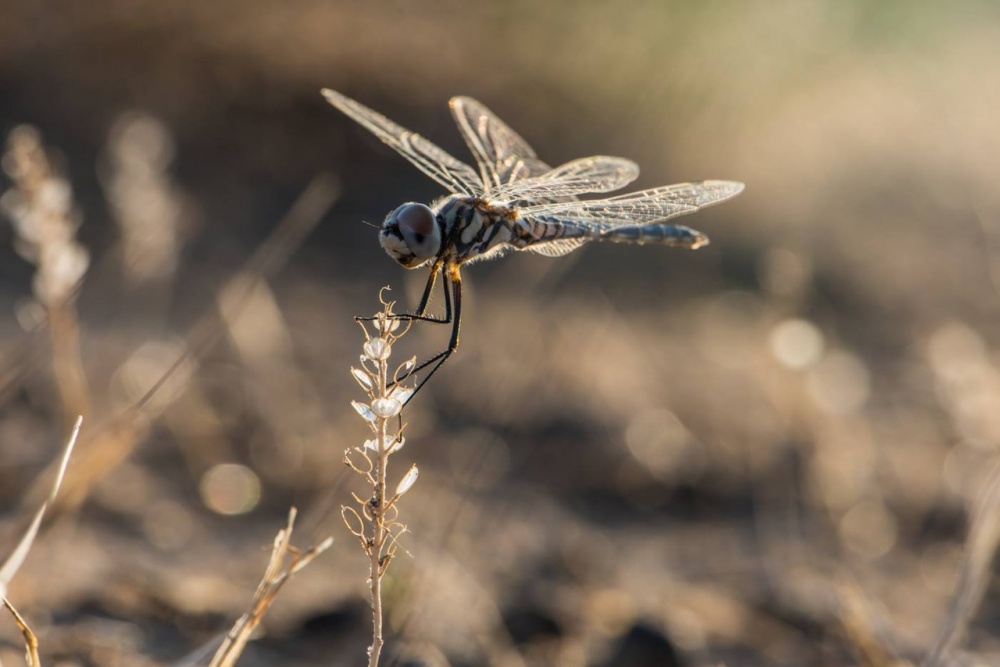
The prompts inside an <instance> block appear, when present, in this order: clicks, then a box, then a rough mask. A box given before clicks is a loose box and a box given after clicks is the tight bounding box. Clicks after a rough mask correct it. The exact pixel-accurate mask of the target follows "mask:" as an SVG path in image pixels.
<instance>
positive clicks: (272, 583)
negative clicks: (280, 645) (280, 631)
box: [209, 507, 333, 667]
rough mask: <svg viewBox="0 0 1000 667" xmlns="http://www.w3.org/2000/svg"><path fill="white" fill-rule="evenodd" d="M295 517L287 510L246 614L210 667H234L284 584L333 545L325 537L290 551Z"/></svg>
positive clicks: (223, 643) (220, 648)
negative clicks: (286, 517)
mask: <svg viewBox="0 0 1000 667" xmlns="http://www.w3.org/2000/svg"><path fill="white" fill-rule="evenodd" d="M296 514H297V512H296V509H295V508H294V507H293V508H292V509H290V510H289V512H288V524H287V525H286V526H285V528H284V529H283V530H280V531H278V534H277V536H275V538H274V546H273V548H272V549H271V559H270V561H268V564H267V568H266V569H265V570H264V576H263V577H261V580H260V583H259V584H258V585H257V590H256V591H255V592H254V596H253V602H252V603H251V606H250V609H249V611H247V613H245V614H243V616H241V617H240V618H239V620H237V621H236V623H235V624H234V625H233V628H232V629H231V630H230V631H229V634H227V635H226V637H225V639H223V641H222V645H221V646H219V650H218V651H216V653H215V656H214V657H213V658H212V662H211V663H209V667H232V666H233V665H235V664H236V661H237V660H238V659H239V657H240V655H242V654H243V649H244V648H246V645H247V642H248V641H249V640H250V636H251V635H252V634H253V631H254V630H256V629H257V626H259V625H260V623H261V621H263V620H264V614H265V613H267V610H268V609H269V608H270V607H271V605H272V604H273V603H274V600H275V598H277V597H278V593H280V592H281V588H282V586H284V585H285V582H287V581H288V580H289V579H290V578H291V577H292V575H293V574H295V573H296V572H298V571H299V570H301V569H302V568H304V567H305V566H306V565H308V564H309V563H310V561H312V559H313V558H315V557H316V556H318V555H319V554H321V553H323V552H324V551H326V550H327V549H328V548H329V547H330V545H331V544H333V538H330V537H328V538H326V539H325V540H323V541H322V542H321V543H319V544H318V545H316V546H314V547H310V548H309V549H307V550H306V551H299V550H298V549H296V548H295V547H293V546H292V544H291V540H292V528H293V527H294V525H295V516H296ZM286 561H287V565H286Z"/></svg>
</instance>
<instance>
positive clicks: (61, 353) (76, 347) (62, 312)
mask: <svg viewBox="0 0 1000 667" xmlns="http://www.w3.org/2000/svg"><path fill="white" fill-rule="evenodd" d="M74 296H75V295H74ZM48 317H49V334H50V340H51V342H52V370H53V373H54V374H55V376H56V385H57V387H58V389H59V397H60V398H61V399H62V405H63V414H64V415H65V416H66V417H67V418H69V416H70V415H81V414H90V401H89V399H88V396H89V395H90V390H89V388H88V386H87V376H86V374H85V372H84V370H83V360H82V358H81V356H80V323H79V321H78V319H77V316H76V308H75V306H74V304H73V303H72V302H71V301H70V300H69V299H67V300H65V301H62V302H59V303H54V304H52V305H50V306H49V308H48Z"/></svg>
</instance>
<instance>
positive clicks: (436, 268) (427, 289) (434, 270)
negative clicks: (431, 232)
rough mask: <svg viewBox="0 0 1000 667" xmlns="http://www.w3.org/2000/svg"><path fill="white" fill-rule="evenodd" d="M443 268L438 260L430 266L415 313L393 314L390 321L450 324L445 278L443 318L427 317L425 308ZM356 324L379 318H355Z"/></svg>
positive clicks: (448, 296) (442, 261)
mask: <svg viewBox="0 0 1000 667" xmlns="http://www.w3.org/2000/svg"><path fill="white" fill-rule="evenodd" d="M443 267H444V260H440V259H439V260H438V261H436V262H434V264H433V265H432V266H431V273H430V275H429V276H428V277H427V284H426V285H425V286H424V293H423V296H421V297H420V304H419V305H418V306H417V311H416V312H415V313H393V314H392V315H390V318H391V319H394V320H403V321H417V322H434V323H436V324H450V323H451V295H450V294H449V293H448V283H447V277H445V284H444V309H445V314H444V317H437V316H434V315H427V314H426V313H427V307H428V305H429V304H430V301H431V294H432V293H433V292H434V286H435V285H436V284H437V277H438V274H440V273H441V269H442V268H443ZM354 319H355V321H357V322H374V321H375V320H377V319H379V316H371V315H369V316H366V317H361V316H358V317H355V318H354Z"/></svg>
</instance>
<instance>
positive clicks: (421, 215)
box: [378, 202, 441, 269]
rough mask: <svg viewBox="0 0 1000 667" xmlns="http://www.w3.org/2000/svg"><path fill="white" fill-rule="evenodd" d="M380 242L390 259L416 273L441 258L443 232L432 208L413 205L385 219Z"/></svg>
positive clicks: (405, 206)
mask: <svg viewBox="0 0 1000 667" xmlns="http://www.w3.org/2000/svg"><path fill="white" fill-rule="evenodd" d="M378 240H379V243H381V244H382V247H383V248H385V251H386V252H387V253H389V256H390V257H392V258H393V259H394V260H396V261H397V262H399V263H400V264H402V265H403V266H405V267H406V268H408V269H413V268H416V267H418V266H420V265H422V264H424V263H425V262H427V261H428V260H431V259H434V258H435V257H436V256H437V254H438V251H439V250H441V228H440V227H439V226H438V223H437V219H436V218H435V217H434V212H433V211H431V209H430V207H428V206H425V205H423V204H415V203H413V202H410V203H408V204H403V205H402V206H400V207H399V208H397V209H396V210H395V211H393V212H392V213H390V214H389V215H387V216H386V217H385V222H383V223H382V229H381V231H380V232H379V235H378Z"/></svg>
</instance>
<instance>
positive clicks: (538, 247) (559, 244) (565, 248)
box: [525, 239, 586, 257]
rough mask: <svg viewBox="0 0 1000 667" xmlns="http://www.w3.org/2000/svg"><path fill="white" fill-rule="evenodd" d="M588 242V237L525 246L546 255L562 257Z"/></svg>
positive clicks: (531, 250)
mask: <svg viewBox="0 0 1000 667" xmlns="http://www.w3.org/2000/svg"><path fill="white" fill-rule="evenodd" d="M585 242H586V239H562V240H560V241H549V242H548V243H536V244H535V245H530V246H528V247H526V248H525V250H528V251H530V252H533V253H535V254H538V255H544V256H545V257H562V256H563V255H566V254H568V253H571V252H573V251H574V250H576V249H577V248H579V247H580V246H582V245H583V244H584V243H585Z"/></svg>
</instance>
